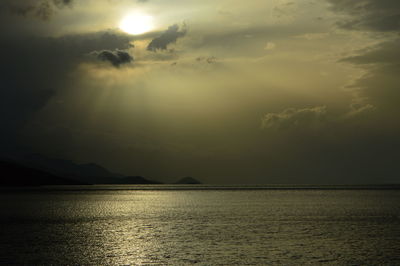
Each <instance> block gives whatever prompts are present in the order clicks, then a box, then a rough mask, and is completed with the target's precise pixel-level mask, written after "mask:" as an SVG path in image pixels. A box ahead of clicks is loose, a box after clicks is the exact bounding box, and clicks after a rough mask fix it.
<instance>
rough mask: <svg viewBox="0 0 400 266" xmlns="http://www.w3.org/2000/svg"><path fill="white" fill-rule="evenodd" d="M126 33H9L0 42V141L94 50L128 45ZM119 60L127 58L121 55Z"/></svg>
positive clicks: (63, 84) (7, 138)
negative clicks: (0, 53)
mask: <svg viewBox="0 0 400 266" xmlns="http://www.w3.org/2000/svg"><path fill="white" fill-rule="evenodd" d="M130 42H131V40H130V38H129V37H128V36H127V35H124V34H120V33H117V32H113V31H105V32H97V33H90V34H76V35H67V36H62V37H58V38H48V37H25V36H23V35H22V36H13V37H8V38H5V37H3V39H2V40H1V42H0V49H1V50H2V51H7V52H4V53H3V55H2V64H1V65H0V72H1V73H2V74H1V76H0V106H1V112H0V121H1V124H0V126H1V128H2V131H1V134H0V144H2V143H1V142H3V143H7V142H11V140H10V139H14V138H16V135H17V134H16V132H17V131H18V130H19V129H20V128H21V127H22V126H23V125H24V124H25V122H26V121H27V120H28V119H29V118H30V117H32V116H33V115H34V114H35V113H36V112H37V111H38V110H40V109H41V108H43V107H44V106H45V105H46V103H47V102H48V101H49V99H51V98H52V96H53V95H55V94H57V93H58V92H59V91H60V90H62V89H63V88H65V87H66V86H68V82H69V78H68V77H69V74H70V73H71V71H73V70H74V68H75V67H76V66H77V65H78V64H79V63H80V62H82V61H83V60H85V56H86V55H87V54H90V53H92V52H94V51H106V50H111V51H116V50H118V51H119V50H124V49H127V48H129V47H131V46H132V45H131V43H130ZM119 60H120V61H121V62H122V61H124V60H125V61H126V60H128V58H127V56H126V55H125V54H121V53H120V55H119Z"/></svg>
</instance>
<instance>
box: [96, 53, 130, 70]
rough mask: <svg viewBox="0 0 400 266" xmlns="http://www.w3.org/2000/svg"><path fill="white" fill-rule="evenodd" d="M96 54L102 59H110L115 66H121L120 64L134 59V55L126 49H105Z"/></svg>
mask: <svg viewBox="0 0 400 266" xmlns="http://www.w3.org/2000/svg"><path fill="white" fill-rule="evenodd" d="M96 54H97V58H98V59H100V60H102V61H108V62H110V63H111V64H112V65H113V66H115V67H119V66H120V65H123V64H127V63H130V62H132V61H133V57H132V56H131V55H130V54H129V53H128V52H125V51H119V50H116V51H108V50H104V51H101V52H96Z"/></svg>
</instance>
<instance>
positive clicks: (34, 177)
mask: <svg viewBox="0 0 400 266" xmlns="http://www.w3.org/2000/svg"><path fill="white" fill-rule="evenodd" d="M0 176H1V178H0V186H43V185H84V184H85V183H84V182H80V181H77V180H74V179H70V178H64V177H60V176H56V175H53V174H51V173H47V172H44V171H41V170H37V169H33V168H29V167H26V166H23V165H20V164H17V163H12V162H2V161H0Z"/></svg>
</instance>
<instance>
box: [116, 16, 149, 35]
mask: <svg viewBox="0 0 400 266" xmlns="http://www.w3.org/2000/svg"><path fill="white" fill-rule="evenodd" d="M119 27H120V29H121V30H123V31H125V32H126V33H129V34H134V35H137V34H143V33H146V32H148V31H150V30H152V28H153V18H152V17H151V16H149V15H146V14H140V13H135V14H130V15H127V16H126V17H124V18H123V19H122V21H121V23H120V25H119Z"/></svg>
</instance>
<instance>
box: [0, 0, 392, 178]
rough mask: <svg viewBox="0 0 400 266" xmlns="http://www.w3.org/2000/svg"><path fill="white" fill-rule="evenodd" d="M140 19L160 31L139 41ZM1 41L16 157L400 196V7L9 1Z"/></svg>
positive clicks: (309, 1) (2, 87) (323, 0)
mask: <svg viewBox="0 0 400 266" xmlns="http://www.w3.org/2000/svg"><path fill="white" fill-rule="evenodd" d="M132 16H136V17H138V16H142V17H143V16H147V18H149V20H151V25H150V24H148V25H144V26H146V27H144V28H146V29H145V32H143V33H140V34H130V33H128V32H126V29H125V28H124V30H125V31H124V30H123V29H121V22H122V21H123V20H124V18H126V17H132ZM149 23H150V22H149ZM132 27H135V25H132ZM0 29H1V35H0V48H1V51H2V56H1V61H2V64H1V65H0V68H1V69H0V125H1V132H0V148H1V152H2V153H13V152H18V151H24V152H32V153H40V154H44V155H46V156H50V157H53V158H63V159H68V160H73V161H75V162H78V163H86V162H95V163H98V164H100V165H102V166H104V167H106V168H108V169H110V170H112V171H114V172H119V173H123V174H127V175H141V176H145V177H151V178H153V179H158V180H160V181H164V182H170V181H173V180H176V179H177V178H180V177H183V176H193V177H195V178H198V179H200V180H202V181H203V182H207V183H229V184H238V183H317V184H341V183H354V184H359V183H360V184H371V183H399V182H400V154H399V151H400V123H399V115H400V106H399V104H398V101H399V99H400V78H399V73H400V71H399V70H400V48H399V47H400V35H399V33H400V2H399V1H398V0H360V1H353V0H252V1H239V0H212V1H211V0H203V1H194V0H170V1H161V0H2V1H1V3H0Z"/></svg>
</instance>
